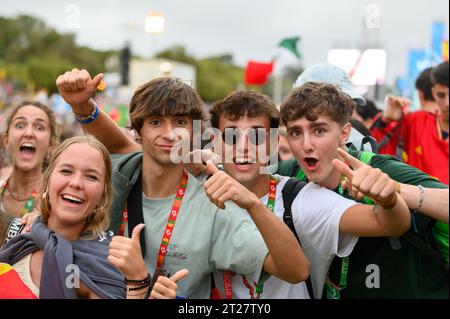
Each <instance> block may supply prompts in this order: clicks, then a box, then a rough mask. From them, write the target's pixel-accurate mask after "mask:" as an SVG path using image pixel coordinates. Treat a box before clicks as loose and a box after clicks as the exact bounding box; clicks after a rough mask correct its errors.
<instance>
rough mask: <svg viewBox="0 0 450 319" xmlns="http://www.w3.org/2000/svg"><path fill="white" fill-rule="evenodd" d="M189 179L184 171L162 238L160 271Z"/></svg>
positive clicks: (159, 259) (157, 267)
mask: <svg viewBox="0 0 450 319" xmlns="http://www.w3.org/2000/svg"><path fill="white" fill-rule="evenodd" d="M187 181H188V174H187V172H184V175H183V179H182V180H181V185H180V187H179V188H178V192H177V194H176V195H175V199H174V200H173V205H172V209H171V210H170V214H169V219H168V221H167V226H166V230H165V231H164V234H163V236H162V239H161V245H160V247H159V255H158V263H157V265H156V271H158V270H159V269H160V268H161V266H162V264H163V262H164V258H165V257H166V252H167V246H169V243H170V238H171V237H172V233H173V228H174V226H175V222H176V221H177V217H178V212H179V210H180V206H181V201H182V200H183V197H184V193H185V192H186V186H187Z"/></svg>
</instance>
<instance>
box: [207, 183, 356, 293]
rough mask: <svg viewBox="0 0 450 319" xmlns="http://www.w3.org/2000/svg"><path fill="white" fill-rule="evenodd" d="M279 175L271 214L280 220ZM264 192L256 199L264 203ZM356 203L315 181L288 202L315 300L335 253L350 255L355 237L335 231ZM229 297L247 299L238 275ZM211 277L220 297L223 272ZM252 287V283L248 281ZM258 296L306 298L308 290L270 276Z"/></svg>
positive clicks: (280, 194)
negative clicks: (306, 260)
mask: <svg viewBox="0 0 450 319" xmlns="http://www.w3.org/2000/svg"><path fill="white" fill-rule="evenodd" d="M276 176H277V177H278V178H280V182H279V183H278V185H277V193H276V197H275V198H276V199H275V210H274V213H275V214H276V215H277V216H278V217H279V218H281V219H283V214H284V205H283V196H282V190H283V187H284V185H285V184H286V182H287V180H288V178H287V177H283V176H279V175H276ZM268 196H269V195H268V194H266V195H265V196H264V197H262V198H260V199H261V201H262V202H263V203H267V200H268ZM355 204H357V203H356V202H355V201H353V200H349V199H346V198H344V197H342V196H339V195H338V194H336V193H334V192H333V191H331V190H329V189H326V188H324V187H321V186H319V185H317V184H315V183H312V182H310V183H308V184H307V185H305V186H304V187H303V189H302V190H301V191H300V193H299V194H298V195H297V197H296V198H295V200H294V201H293V203H292V218H293V220H294V226H295V229H296V231H297V235H298V237H299V239H300V242H301V245H302V249H303V251H304V252H305V255H306V257H307V258H308V260H309V263H310V276H311V281H312V285H313V289H314V295H315V297H316V298H317V299H319V298H321V296H322V292H323V286H324V284H325V280H326V276H327V273H328V269H329V267H330V265H331V262H332V261H333V258H334V257H335V256H336V255H337V256H339V257H345V256H348V255H350V253H351V252H352V250H353V247H354V246H355V244H356V243H357V241H358V237H353V236H350V235H344V234H340V233H339V221H340V219H341V216H342V214H343V213H344V212H345V211H346V210H347V209H348V208H349V207H351V206H353V205H355ZM231 278H232V279H231V284H232V291H233V298H236V299H248V298H250V293H249V292H250V290H249V288H247V287H246V286H245V284H244V279H243V277H242V276H241V275H234V276H232V277H231ZM214 280H215V282H216V286H217V288H218V289H219V290H220V291H221V293H222V295H223V296H224V293H223V291H224V289H223V287H224V283H223V272H221V271H216V272H215V273H214ZM248 282H249V283H251V284H252V286H253V288H254V283H253V282H250V281H249V280H248ZM261 298H262V299H309V294H308V290H307V287H306V284H305V283H304V282H302V283H299V284H290V283H288V282H285V281H283V280H281V279H278V278H276V277H275V276H271V277H270V278H269V279H268V280H266V282H265V283H264V289H263V294H262V296H261Z"/></svg>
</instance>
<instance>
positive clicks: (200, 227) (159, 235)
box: [0, 62, 449, 299]
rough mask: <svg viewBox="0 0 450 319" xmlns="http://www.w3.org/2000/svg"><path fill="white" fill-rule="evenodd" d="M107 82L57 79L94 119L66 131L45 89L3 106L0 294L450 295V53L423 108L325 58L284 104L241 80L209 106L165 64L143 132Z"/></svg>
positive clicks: (144, 106)
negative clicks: (126, 126) (125, 119)
mask: <svg viewBox="0 0 450 319" xmlns="http://www.w3.org/2000/svg"><path fill="white" fill-rule="evenodd" d="M425 72H426V73H425ZM101 80H102V74H98V75H96V76H94V77H92V76H91V75H90V74H89V73H88V71H87V70H78V69H73V70H71V71H67V72H66V73H64V74H62V75H60V76H59V77H58V78H57V79H56V84H57V88H58V90H59V94H60V95H61V97H62V98H63V99H64V100H65V101H66V102H67V103H68V104H70V106H71V108H72V111H73V114H74V117H75V119H76V121H77V122H78V123H80V126H81V128H82V130H83V131H84V134H77V135H76V136H73V137H68V138H65V139H64V140H63V141H62V140H61V138H60V129H59V126H58V124H57V121H56V120H55V116H54V114H53V112H52V111H51V109H50V108H49V107H47V106H46V105H44V104H42V103H40V102H36V101H25V102H23V103H21V104H18V105H17V106H16V107H14V108H13V109H12V110H11V111H10V113H9V115H8V117H7V118H6V121H5V125H4V127H5V128H4V132H3V135H2V143H3V146H4V149H5V151H6V152H7V153H8V155H9V158H10V161H11V167H10V170H9V171H5V173H3V174H4V175H2V180H0V185H1V189H0V196H1V197H0V205H1V206H0V246H1V248H0V298H70V299H74V298H105V299H111V298H113V299H124V298H129V299H148V298H154V299H166V298H172V299H173V298H199V299H209V298H212V299H217V298H223V299H232V298H236V299H256V298H263V299H313V298H315V299H321V298H326V299H354V298H364V299H368V298H373V299H380V298H439V299H447V298H448V237H449V230H448V219H449V192H448V151H449V149H448V116H449V113H448V107H449V69H448V62H443V63H441V64H439V65H437V66H435V67H433V68H432V69H429V70H425V71H424V72H423V74H421V76H420V77H419V79H418V81H417V82H416V86H417V88H418V90H421V92H424V93H423V94H422V95H420V96H421V98H422V97H423V101H424V102H423V110H420V111H417V112H409V110H408V106H409V104H410V102H409V101H408V100H407V99H405V98H402V97H396V96H388V97H387V98H386V107H385V109H384V111H379V110H378V109H377V108H376V106H375V105H374V103H373V102H371V101H367V100H366V99H364V98H363V97H362V96H360V95H358V94H356V93H355V91H354V90H353V88H352V85H351V82H350V80H349V78H348V75H347V74H346V73H345V71H343V70H342V69H340V68H338V67H335V66H332V65H330V64H327V63H321V64H318V65H314V66H311V67H309V68H307V69H306V70H305V71H304V72H303V73H302V74H301V75H300V76H299V78H298V79H297V81H296V82H295V84H294V88H293V89H292V91H291V92H290V94H289V95H288V96H287V97H286V98H285V99H284V101H283V102H282V104H281V106H280V107H277V106H276V105H275V104H274V103H273V101H272V100H271V99H270V98H269V97H268V96H266V95H264V94H262V93H260V92H257V91H252V90H237V91H234V92H230V94H229V95H228V96H226V97H225V98H224V99H222V100H220V101H216V102H215V103H214V104H213V105H212V107H211V108H210V109H209V115H207V114H206V111H205V107H204V103H203V101H202V99H201V97H200V96H199V94H198V93H197V92H196V90H195V89H193V88H192V87H191V86H190V85H188V84H187V83H185V82H183V81H182V80H180V79H176V78H169V77H162V78H156V79H152V80H150V81H149V82H147V83H145V84H143V85H142V86H141V87H140V88H139V89H137V90H136V92H135V93H134V95H133V97H132V99H131V102H130V107H129V115H130V121H131V127H132V128H133V130H134V133H135V135H131V134H126V133H125V132H124V131H123V130H122V129H121V128H120V127H119V126H118V125H117V124H116V123H115V122H114V121H113V120H112V119H111V118H110V117H109V116H108V115H107V114H106V113H105V112H104V111H102V109H101V107H100V106H99V105H98V102H97V101H96V99H95V93H96V91H97V87H98V85H99V83H100V82H101ZM432 101H433V102H434V104H433V103H431V102H432ZM197 123H200V124H201V125H197ZM205 123H208V124H209V125H205ZM354 123H356V124H354ZM358 123H359V124H358ZM357 125H361V128H360V129H358V126H357ZM274 130H275V133H278V134H273V132H274ZM205 132H210V134H209V133H205ZM198 135H200V136H202V137H204V136H205V135H206V136H207V140H206V142H207V143H208V147H205V148H204V149H194V148H195V142H194V141H195V137H196V136H198ZM371 136H372V137H371ZM278 142H279V148H274V147H273V145H277V144H278ZM367 142H368V143H367ZM201 144H204V143H201ZM186 148H187V149H188V152H185V149H186ZM194 153H196V154H195V155H199V156H193V154H194ZM274 158H275V159H276V160H275V161H273V159H274ZM2 269H3V271H2ZM7 276H8V277H7ZM2 278H3V279H2ZM6 278H8V279H6Z"/></svg>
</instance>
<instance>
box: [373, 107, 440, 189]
mask: <svg viewBox="0 0 450 319" xmlns="http://www.w3.org/2000/svg"><path fill="white" fill-rule="evenodd" d="M400 130H401V136H402V142H403V156H402V159H403V161H404V162H405V163H407V164H409V165H411V166H414V167H417V168H418V169H420V170H421V171H423V172H425V173H427V174H428V175H430V176H432V177H434V178H437V179H438V180H439V181H441V182H442V183H444V184H447V185H448V164H449V162H448V161H449V159H448V137H447V138H445V139H443V138H442V131H441V127H440V124H439V115H438V114H434V113H431V112H428V111H417V112H414V113H408V114H403V117H402V120H401V121H399V122H396V121H392V122H390V123H386V122H384V121H383V120H382V118H381V116H380V118H377V119H376V121H374V125H373V126H372V128H371V129H370V133H371V135H372V136H373V137H374V138H375V139H376V140H377V142H378V143H380V142H381V141H382V140H383V138H384V137H385V136H387V135H388V136H389V139H388V140H387V143H386V144H385V145H384V146H383V147H381V148H380V149H379V150H378V151H379V153H380V154H389V155H396V149H397V146H398V143H399V137H400Z"/></svg>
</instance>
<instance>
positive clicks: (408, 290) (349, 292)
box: [272, 152, 449, 299]
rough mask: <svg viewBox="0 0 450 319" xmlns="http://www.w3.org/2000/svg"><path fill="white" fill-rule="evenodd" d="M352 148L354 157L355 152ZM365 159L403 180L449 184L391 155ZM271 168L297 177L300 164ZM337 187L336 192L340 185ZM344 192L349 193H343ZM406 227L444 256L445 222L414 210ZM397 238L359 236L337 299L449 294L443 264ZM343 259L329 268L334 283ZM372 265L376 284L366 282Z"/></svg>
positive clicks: (428, 184)
mask: <svg viewBox="0 0 450 319" xmlns="http://www.w3.org/2000/svg"><path fill="white" fill-rule="evenodd" d="M351 153H352V155H354V156H356V153H354V152H351ZM368 164H369V165H370V166H372V167H374V168H379V169H381V170H382V171H383V172H385V173H387V174H388V175H389V176H390V177H391V178H392V179H394V180H396V181H398V182H401V183H405V184H411V185H422V186H423V187H429V188H448V186H447V185H444V184H442V183H439V182H438V181H437V180H435V179H433V178H431V177H430V176H428V175H427V174H425V173H423V172H421V171H419V170H418V169H416V168H414V167H412V166H409V165H407V164H404V163H402V162H400V161H399V160H397V159H396V158H394V157H392V156H386V155H378V154H377V155H374V156H373V157H372V159H371V161H370V162H369V163H368ZM272 171H277V173H278V174H280V175H285V176H298V177H300V176H301V173H300V167H299V165H298V163H297V162H296V161H295V160H294V159H290V160H288V161H285V162H281V163H280V164H279V165H278V169H277V170H276V168H275V167H273V168H272ZM335 191H336V192H338V189H337V188H336V189H335ZM343 195H344V196H345V197H349V196H348V194H347V193H346V192H344V194H343ZM409 231H410V232H412V233H415V235H417V236H419V237H420V238H421V239H422V240H423V241H424V242H426V243H428V244H429V245H430V246H431V247H433V248H435V249H436V250H440V251H446V252H447V258H448V240H447V242H446V243H440V245H439V243H437V241H436V240H435V236H434V235H435V233H436V232H440V233H441V236H443V237H445V235H446V236H447V238H448V224H445V223H441V222H437V223H436V222H435V220H434V219H431V218H429V217H427V216H425V215H423V214H420V213H415V212H412V226H411V229H410V230H409ZM442 234H443V235H442ZM440 238H442V237H440ZM399 242H400V245H401V248H400V249H394V248H393V245H391V241H390V239H389V238H387V237H381V238H360V239H359V241H358V243H357V244H356V246H355V248H354V249H353V252H352V254H351V255H350V257H349V269H348V276H347V287H346V288H345V289H344V290H342V291H341V298H343V299H345V298H347V299H356V298H448V296H449V295H448V276H447V275H446V274H445V273H444V270H443V267H442V265H439V264H437V263H435V262H434V261H432V260H431V259H430V258H429V257H427V256H425V255H424V254H423V253H422V252H420V251H418V249H417V248H416V247H414V246H412V245H411V244H410V243H409V242H407V241H406V240H404V239H403V238H399ZM394 247H395V245H394ZM444 257H445V255H444ZM447 260H448V259H447ZM341 261H342V259H340V258H335V260H334V261H333V264H332V265H331V267H330V279H331V281H332V282H334V283H339V281H340V274H341ZM370 265H377V266H378V269H379V272H380V281H379V282H380V287H379V288H368V287H367V286H366V279H367V278H368V276H369V275H371V274H372V270H370ZM368 266H369V268H368ZM366 269H367V272H366Z"/></svg>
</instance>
